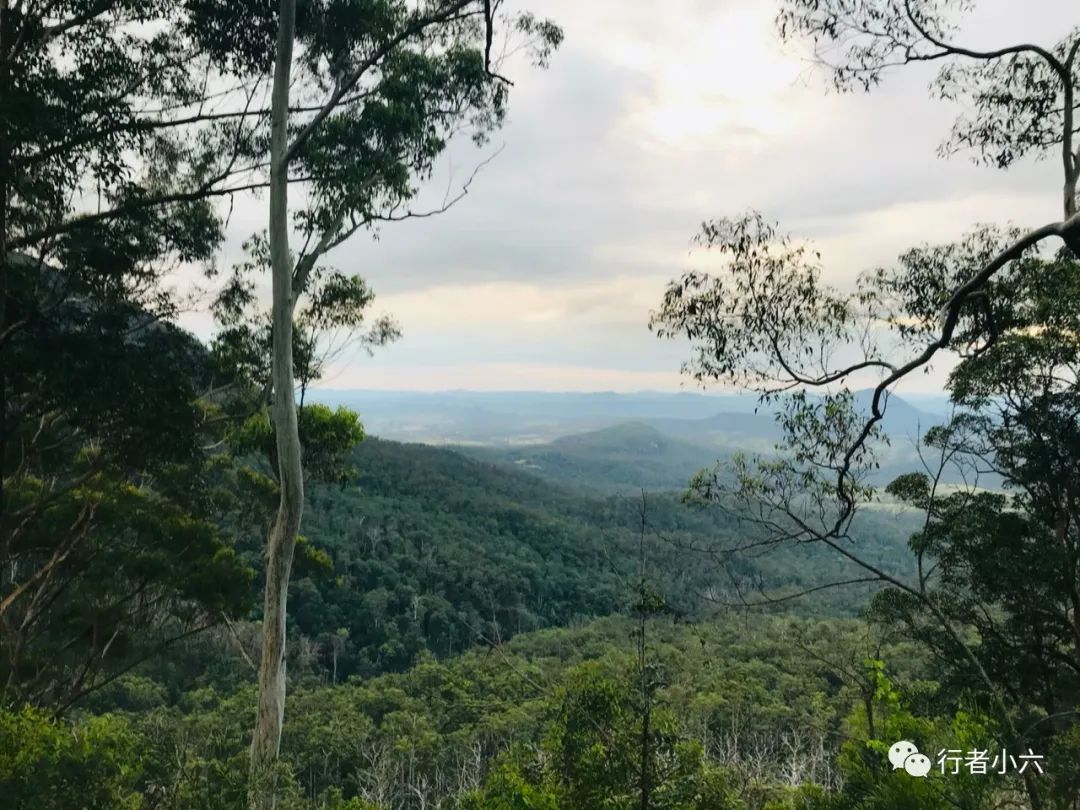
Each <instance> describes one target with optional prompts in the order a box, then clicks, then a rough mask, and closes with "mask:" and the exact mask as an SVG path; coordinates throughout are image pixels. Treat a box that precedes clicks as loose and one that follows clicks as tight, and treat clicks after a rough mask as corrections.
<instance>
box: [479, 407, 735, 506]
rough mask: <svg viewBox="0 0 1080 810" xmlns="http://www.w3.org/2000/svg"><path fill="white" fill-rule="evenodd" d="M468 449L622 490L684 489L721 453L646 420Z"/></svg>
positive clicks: (556, 477) (558, 477) (570, 480)
mask: <svg viewBox="0 0 1080 810" xmlns="http://www.w3.org/2000/svg"><path fill="white" fill-rule="evenodd" d="M463 451H464V452H465V453H467V454H468V455H471V456H474V457H475V458H479V459H486V460H491V461H498V462H501V463H503V464H512V465H515V466H517V467H519V468H521V469H523V470H527V471H529V472H533V473H535V474H537V475H540V476H542V477H544V478H548V479H551V480H553V481H560V482H564V483H566V484H572V485H574V486H587V487H591V488H593V489H596V490H599V491H602V492H609V493H623V494H631V493H637V492H640V491H641V490H642V489H646V490H677V489H683V488H684V487H685V486H686V482H687V481H688V480H689V479H690V477H691V476H692V475H693V474H694V473H696V472H697V471H698V470H700V469H702V468H703V467H708V466H711V465H712V464H714V463H715V461H716V457H717V450H716V449H715V448H713V447H709V446H703V445H700V444H692V443H691V442H688V441H684V440H682V439H677V438H673V437H671V436H668V435H666V434H664V433H661V432H660V431H659V430H657V429H656V428H653V427H651V426H649V425H646V424H644V423H642V422H627V423H623V424H619V425H615V426H613V427H608V428H602V429H600V430H592V431H587V432H585V433H576V434H573V435H570V436H565V437H562V438H559V439H555V440H554V441H552V442H549V443H547V444H540V445H523V446H519V447H512V448H493V447H469V448H464V449H463Z"/></svg>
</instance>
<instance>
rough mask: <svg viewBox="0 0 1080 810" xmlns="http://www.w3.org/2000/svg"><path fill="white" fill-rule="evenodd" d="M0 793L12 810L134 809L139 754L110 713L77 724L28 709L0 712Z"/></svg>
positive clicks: (137, 805)
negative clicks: (1, 742)
mask: <svg viewBox="0 0 1080 810" xmlns="http://www.w3.org/2000/svg"><path fill="white" fill-rule="evenodd" d="M0 740H3V744H2V745H0V795H2V796H3V797H4V806H5V807H10V808H11V809H12V810H70V808H72V807H80V808H86V810H138V808H140V807H142V803H141V797H140V794H139V791H138V786H139V779H140V777H141V760H142V756H141V752H140V749H139V746H138V743H137V737H136V735H135V734H134V733H133V732H132V730H131V728H130V725H129V723H127V722H126V721H124V720H123V719H121V718H119V717H115V716H111V715H104V716H101V717H94V718H90V719H88V720H86V721H83V722H79V723H76V724H68V723H66V722H63V721H56V720H52V719H50V718H49V717H48V715H47V714H45V713H44V712H41V711H38V710H36V709H32V708H29V707H26V708H23V709H21V710H4V711H0Z"/></svg>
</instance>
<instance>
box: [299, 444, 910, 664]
mask: <svg viewBox="0 0 1080 810" xmlns="http://www.w3.org/2000/svg"><path fill="white" fill-rule="evenodd" d="M353 463H354V465H355V467H356V470H357V476H356V480H355V484H350V485H349V486H346V487H336V486H335V487H331V486H321V487H313V488H312V491H311V493H310V502H309V505H308V508H307V510H306V512H305V521H304V534H305V536H306V538H307V539H308V540H309V541H310V542H311V543H312V544H313V545H314V546H315V547H316V548H318V549H321V550H323V551H325V552H326V553H327V554H328V555H329V557H330V559H331V561H332V570H330V571H323V572H318V571H316V572H308V575H307V576H301V577H300V578H298V579H297V580H296V581H295V582H294V584H293V591H292V593H293V596H292V598H291V601H290V608H291V612H292V614H293V622H294V625H293V626H294V627H295V628H296V629H297V630H298V631H299V632H300V633H302V634H303V635H305V636H307V637H309V638H315V639H320V640H321V641H322V642H329V641H333V643H332V644H330V643H321V644H320V647H321V648H322V649H324V650H329V649H331V648H333V649H334V651H335V652H334V654H335V655H336V656H337V659H338V660H337V666H338V667H339V671H340V673H341V674H342V675H347V674H352V673H374V672H383V671H396V670H401V669H404V668H406V667H408V666H409V665H410V664H412V663H413V662H414V661H415V660H416V658H417V656H418V655H419V654H420V653H421V652H422V651H425V650H428V651H431V652H433V653H435V654H437V655H440V656H443V655H451V654H454V653H457V652H460V651H462V650H463V649H465V648H468V647H471V646H473V645H475V644H477V643H485V641H486V640H491V639H494V638H501V639H506V638H508V637H509V636H511V635H514V634H517V633H519V632H523V631H527V630H532V629H537V628H541V627H548V626H564V625H570V624H573V623H575V622H577V621H580V620H584V619H587V618H591V617H595V616H601V615H607V614H611V613H619V612H623V611H624V610H625V609H626V608H627V607H628V605H629V604H630V603H631V601H632V599H633V597H634V584H633V583H634V581H635V576H636V575H635V574H634V572H636V570H637V564H638V549H639V541H640V538H641V499H640V496H638V497H627V496H604V495H598V494H593V493H591V492H576V491H573V490H571V489H568V488H565V487H562V486H559V485H557V484H554V483H552V482H550V481H545V480H543V479H540V478H538V477H535V476H533V475H531V474H529V473H527V472H523V471H520V470H516V469H511V468H507V467H502V466H496V465H494V464H491V463H487V462H484V461H479V460H476V459H473V458H469V457H466V456H465V455H463V454H461V453H458V452H455V451H453V450H449V449H444V448H435V447H430V446H424V445H411V444H399V443H396V442H389V441H382V440H379V439H374V438H369V439H367V440H365V441H364V442H363V443H362V444H361V445H360V446H359V447H358V448H357V450H356V451H355V453H354V456H353ZM646 503H647V505H646V524H647V531H646V534H645V537H646V543H645V546H646V551H647V562H648V569H649V573H650V577H651V578H652V579H654V580H655V581H656V582H657V584H658V587H659V588H661V589H662V590H663V592H664V596H665V598H666V599H667V600H668V601H669V602H670V603H671V604H672V605H673V606H674V607H675V608H676V609H677V610H679V611H680V612H681V613H683V614H684V615H691V616H692V615H700V614H701V613H703V612H705V611H706V608H707V607H708V605H709V604H710V603H709V602H708V600H705V599H703V598H702V595H703V594H706V593H708V594H710V595H711V596H712V597H713V599H714V600H715V599H716V598H718V597H719V598H729V597H732V596H733V595H732V594H731V593H730V592H728V589H730V588H731V587H732V583H733V582H741V583H743V585H744V587H746V588H748V589H750V590H753V589H754V588H755V587H763V588H767V589H770V590H772V589H779V590H780V591H781V592H784V593H789V592H792V591H794V590H797V589H801V588H809V587H814V586H817V585H820V584H823V582H825V581H828V579H827V578H838V574H839V575H840V576H841V577H842V575H843V566H842V565H840V561H839V560H838V559H837V558H836V556H835V555H834V554H833V553H832V552H829V551H828V550H827V549H822V548H814V547H803V548H795V549H785V550H783V551H782V552H779V553H777V554H774V555H767V556H759V557H757V558H756V559H754V560H752V561H751V560H738V559H736V560H733V561H730V562H729V563H728V564H727V566H726V570H722V569H720V568H719V567H717V565H716V562H715V560H714V559H713V557H712V556H711V555H707V554H702V553H693V552H688V551H687V550H686V549H687V548H689V547H691V546H693V547H694V548H698V549H701V548H705V547H716V546H720V545H725V546H727V545H732V544H734V543H735V542H736V541H737V540H739V539H740V529H739V527H738V526H737V525H735V524H734V523H733V522H732V520H731V518H730V517H725V516H724V515H722V514H719V513H716V512H702V511H696V510H692V509H690V508H688V507H685V506H683V505H682V504H681V503H680V502H679V499H678V497H677V496H676V495H674V494H659V493H658V494H652V495H649V497H648V498H647V502H646ZM907 535H908V531H907V527H906V526H905V522H904V520H903V519H902V518H898V517H896V516H893V515H889V514H882V515H871V516H868V517H867V519H866V521H865V522H864V524H863V531H862V537H863V540H862V542H863V543H864V546H865V547H866V548H867V549H868V554H869V556H870V557H871V558H872V559H875V560H878V561H879V562H881V563H882V564H883V565H885V566H887V567H890V568H893V569H894V570H895V569H896V568H897V566H898V565H899V563H898V561H899V560H901V559H903V552H902V549H903V546H904V543H905V542H906V538H907ZM865 599H866V594H865V593H858V592H856V591H852V590H851V589H845V590H843V591H837V592H825V593H824V595H818V596H817V597H816V599H815V600H814V601H808V600H796V601H794V602H792V603H791V605H790V606H789V609H793V610H796V611H799V612H817V613H833V614H837V613H851V612H853V611H854V610H856V609H857V608H858V607H859V606H861V605H862V604H865Z"/></svg>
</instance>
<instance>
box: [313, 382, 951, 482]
mask: <svg viewBox="0 0 1080 810" xmlns="http://www.w3.org/2000/svg"><path fill="white" fill-rule="evenodd" d="M871 394H872V392H871V391H868V390H867V391H859V392H857V393H856V394H855V399H856V403H857V404H858V405H859V407H860V408H861V409H863V410H864V411H866V412H869V407H870V398H871ZM310 399H312V400H315V401H319V402H324V403H327V404H331V405H345V406H347V407H350V408H353V409H355V410H357V411H358V412H359V413H360V415H361V419H362V420H363V422H364V425H365V428H366V429H367V431H368V433H369V434H372V435H376V436H379V437H381V438H384V439H392V440H396V441H408V442H418V443H422V444H439V445H446V444H449V445H456V446H458V447H460V448H461V449H462V450H463V451H464V452H466V453H467V454H469V455H471V456H473V457H474V458H478V459H483V460H486V461H489V462H494V463H498V464H503V465H507V466H513V467H514V468H516V469H519V470H527V471H529V472H532V473H534V474H536V475H539V476H542V477H544V478H547V479H549V480H552V481H558V482H561V483H564V484H572V485H574V486H586V487H589V488H591V489H594V490H600V491H605V492H620V493H626V492H632V491H637V490H640V489H646V490H650V491H658V490H681V489H683V488H685V486H686V483H687V481H688V480H689V478H690V477H691V476H692V475H693V474H694V473H696V472H697V471H699V470H701V469H702V468H705V467H712V466H713V465H714V464H715V463H716V462H717V461H718V460H722V459H724V458H727V457H730V455H731V454H733V453H735V452H737V451H743V452H750V453H763V454H768V453H771V452H773V451H774V449H775V445H776V443H777V441H778V440H779V439H780V438H781V433H780V430H779V428H778V426H777V424H776V420H775V418H774V417H775V413H774V411H772V410H770V409H767V408H766V407H763V406H761V407H759V403H758V400H757V399H756V397H753V396H750V395H745V394H698V393H679V394H663V393H655V392H642V393H633V394H623V393H611V392H600V393H546V392H473V391H447V392H439V393H420V392H384V391H315V392H312V394H311V395H310ZM947 407H948V403H947V401H946V400H945V399H944V398H939V399H938V400H932V399H924V400H923V401H921V402H920V404H919V406H916V405H914V404H912V403H910V402H908V401H906V400H905V399H903V398H901V397H898V396H895V395H894V396H891V397H890V398H889V401H888V405H887V408H886V411H885V418H884V420H883V423H882V424H883V429H884V431H885V433H886V434H887V435H888V436H889V437H890V439H891V444H890V446H889V447H887V448H883V449H882V452H881V457H880V460H881V462H882V468H881V469H880V470H878V471H877V473H876V475H875V476H874V478H873V480H874V481H875V482H877V483H880V484H884V483H887V482H888V481H890V480H892V479H893V478H895V477H896V476H897V475H899V474H900V473H902V472H907V471H910V470H911V469H913V468H914V467H915V466H916V465H917V463H918V458H917V454H916V452H915V448H916V442H917V439H918V437H919V436H921V435H922V434H923V433H924V432H925V431H926V429H927V428H928V427H930V426H932V425H935V424H940V423H941V422H942V421H944V418H945V417H944V416H942V415H941V414H942V413H947Z"/></svg>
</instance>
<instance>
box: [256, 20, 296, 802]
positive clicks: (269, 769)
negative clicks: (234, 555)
mask: <svg viewBox="0 0 1080 810" xmlns="http://www.w3.org/2000/svg"><path fill="white" fill-rule="evenodd" d="M280 9H281V10H280V20H279V23H278V25H279V28H278V39H277V54H276V57H275V62H274V86H273V95H272V97H271V130H270V233H269V240H270V267H271V275H272V276H273V297H274V301H273V311H272V321H273V360H272V369H271V378H272V383H273V407H272V416H273V421H274V434H275V445H276V450H277V467H278V482H279V484H280V487H281V500H280V502H279V504H278V511H277V515H276V517H275V519H274V524H273V526H272V527H271V529H270V536H269V538H268V540H267V554H266V593H265V597H264V600H263V646H262V661H261V662H260V665H259V707H258V715H257V716H256V719H255V731H254V734H253V735H252V739H251V785H250V789H249V807H250V808H251V810H273V809H274V808H275V807H276V805H277V779H276V771H277V760H278V751H279V749H280V745H281V726H282V722H283V721H284V718H285V611H286V606H287V601H288V593H289V574H290V572H291V570H292V562H293V553H294V551H295V550H296V536H297V533H298V532H299V530H300V516H301V514H302V512H303V507H304V483H303V468H302V464H301V456H300V434H299V429H298V425H297V418H296V400H295V398H294V393H293V357H292V333H293V291H292V258H291V256H290V254H289V203H288V171H289V166H288V160H287V157H286V153H287V148H288V137H289V134H288V122H289V80H290V74H291V71H292V53H293V40H294V37H295V30H296V0H281V7H280Z"/></svg>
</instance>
